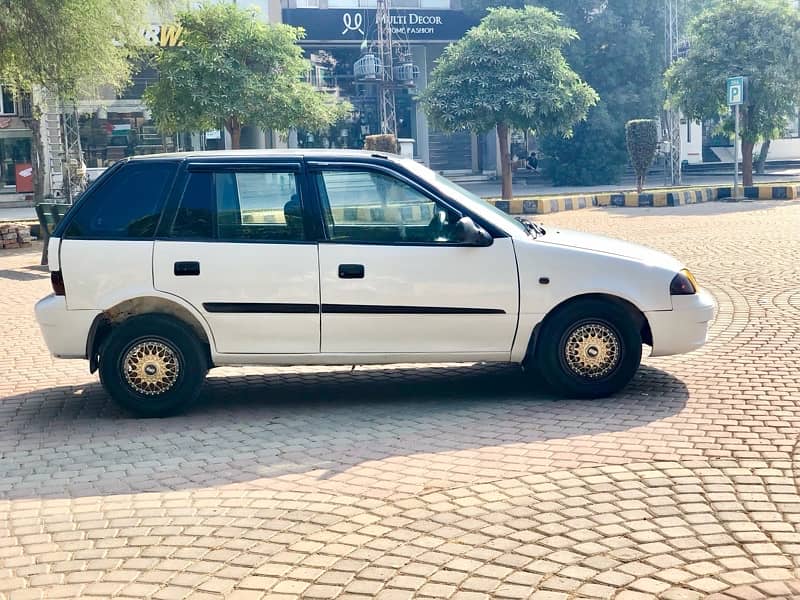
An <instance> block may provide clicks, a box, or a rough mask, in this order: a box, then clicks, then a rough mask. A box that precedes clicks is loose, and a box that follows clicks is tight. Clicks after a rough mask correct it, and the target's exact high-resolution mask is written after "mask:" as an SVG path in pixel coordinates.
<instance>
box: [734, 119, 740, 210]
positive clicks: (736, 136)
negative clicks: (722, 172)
mask: <svg viewBox="0 0 800 600" xmlns="http://www.w3.org/2000/svg"><path fill="white" fill-rule="evenodd" d="M733 110H734V114H735V116H734V121H735V123H736V124H735V126H734V130H735V133H734V137H733V199H734V200H738V199H739V105H738V104H737V105H735V106H734V107H733Z"/></svg>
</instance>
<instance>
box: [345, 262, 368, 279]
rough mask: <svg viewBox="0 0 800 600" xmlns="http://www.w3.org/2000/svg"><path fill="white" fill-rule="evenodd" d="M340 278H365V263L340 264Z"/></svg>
mask: <svg viewBox="0 0 800 600" xmlns="http://www.w3.org/2000/svg"><path fill="white" fill-rule="evenodd" d="M339 279H364V265H339Z"/></svg>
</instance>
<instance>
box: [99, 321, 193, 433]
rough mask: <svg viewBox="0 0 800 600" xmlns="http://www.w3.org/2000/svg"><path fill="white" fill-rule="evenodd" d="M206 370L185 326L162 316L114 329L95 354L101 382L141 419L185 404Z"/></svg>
mask: <svg viewBox="0 0 800 600" xmlns="http://www.w3.org/2000/svg"><path fill="white" fill-rule="evenodd" d="M206 372H207V368H206V360H205V355H204V353H203V347H202V346H201V344H200V342H199V341H198V340H197V337H196V336H195V335H194V333H193V332H192V331H191V329H190V328H189V327H187V326H186V325H184V324H183V323H181V322H179V321H177V320H176V319H173V318H171V317H168V316H166V315H158V314H154V315H141V316H136V317H132V318H130V319H128V320H126V321H124V322H122V323H121V324H120V325H118V326H116V327H115V328H114V329H113V330H112V332H111V335H110V337H109V339H108V341H107V342H106V344H104V346H103V348H102V350H101V352H100V381H101V382H102V384H103V386H104V387H105V388H106V391H107V392H108V393H109V394H110V395H111V397H112V398H113V399H114V400H115V401H116V402H118V403H119V404H120V405H122V406H123V407H125V408H126V409H127V410H129V411H130V412H132V413H134V414H135V415H137V416H140V417H165V416H169V415H172V414H175V413H177V412H179V411H181V410H182V409H184V408H185V407H186V406H187V405H189V404H190V403H191V402H192V401H193V400H194V399H195V398H196V397H197V394H198V393H199V391H200V386H201V385H202V383H203V378H204V377H205V374H206Z"/></svg>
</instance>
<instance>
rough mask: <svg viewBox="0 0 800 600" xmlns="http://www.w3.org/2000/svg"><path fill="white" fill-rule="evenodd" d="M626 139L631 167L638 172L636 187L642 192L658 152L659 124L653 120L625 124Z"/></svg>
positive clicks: (638, 120)
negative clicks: (645, 179) (648, 171)
mask: <svg viewBox="0 0 800 600" xmlns="http://www.w3.org/2000/svg"><path fill="white" fill-rule="evenodd" d="M625 138H626V140H627V145H628V154H629V155H630V159H631V165H633V170H634V171H636V187H637V190H638V191H639V192H641V191H642V186H643V184H644V178H645V176H646V175H647V170H648V169H649V168H650V165H652V164H653V159H654V158H655V157H656V151H657V150H658V123H656V121H654V120H653V119H633V120H631V121H628V122H627V123H626V124H625Z"/></svg>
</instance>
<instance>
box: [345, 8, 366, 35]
mask: <svg viewBox="0 0 800 600" xmlns="http://www.w3.org/2000/svg"><path fill="white" fill-rule="evenodd" d="M342 23H343V24H344V30H343V31H342V35H344V34H346V33H347V32H348V31H357V32H358V33H360V34H361V35H364V30H363V29H362V28H361V26H362V25H363V24H364V17H363V16H362V15H361V13H355V15H351V14H350V13H344V14H343V15H342Z"/></svg>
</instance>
